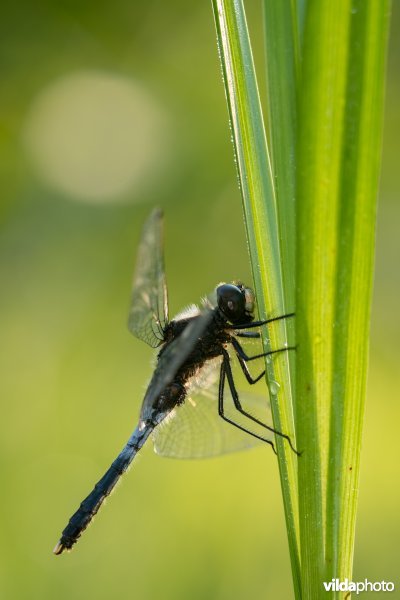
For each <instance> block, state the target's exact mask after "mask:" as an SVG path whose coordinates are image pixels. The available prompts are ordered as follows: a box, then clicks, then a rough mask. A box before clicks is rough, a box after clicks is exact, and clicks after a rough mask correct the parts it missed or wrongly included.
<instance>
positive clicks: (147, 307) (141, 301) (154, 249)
mask: <svg viewBox="0 0 400 600" xmlns="http://www.w3.org/2000/svg"><path fill="white" fill-rule="evenodd" d="M163 233H164V226H163V213H162V210H161V209H160V208H156V209H154V210H153V211H152V213H151V215H150V216H149V218H148V219H147V221H146V223H145V224H144V226H143V231H142V237H141V240H140V243H139V250H138V255H137V259H136V269H135V273H134V277H133V285H132V296H131V304H130V310H129V317H128V329H129V331H130V332H131V333H133V335H134V336H136V337H137V338H139V339H141V340H143V341H144V342H146V344H149V345H150V346H152V347H153V348H156V347H157V346H159V345H160V344H161V343H162V341H163V329H164V327H165V326H166V324H167V323H168V293H167V285H166V280H165V271H164V252H163V237H164V236H163Z"/></svg>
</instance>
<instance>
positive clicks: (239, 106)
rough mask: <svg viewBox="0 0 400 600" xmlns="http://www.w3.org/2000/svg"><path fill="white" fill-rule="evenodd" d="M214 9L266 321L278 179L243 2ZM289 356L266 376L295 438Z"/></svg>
mask: <svg viewBox="0 0 400 600" xmlns="http://www.w3.org/2000/svg"><path fill="white" fill-rule="evenodd" d="M213 9H214V16H215V22H216V29H217V38H218V46H219V52H220V58H221V65H222V71H223V77H224V83H225V91H226V96H227V102H228V108H229V115H230V122H231V128H232V133H233V139H234V148H235V154H236V161H237V168H238V174H239V180H240V185H241V192H242V198H243V207H244V214H245V221H246V229H247V238H248V244H249V250H250V258H251V263H252V269H253V277H254V282H255V288H256V293H257V298H258V302H259V311H260V317H261V318H262V319H263V318H266V316H267V315H269V316H270V315H278V314H284V308H285V304H284V292H283V278H282V270H281V250H280V241H279V230H278V218H277V208H276V201H275V190H274V185H273V177H272V172H271V166H270V160H269V154H268V148H267V141H266V135H265V129H264V123H263V116H262V110H261V105H260V99H259V93H258V87H257V81H256V75H255V70H254V62H253V57H252V52H251V46H250V40H249V34H248V29H247V23H246V18H245V13H244V8H243V3H242V1H241V0H231V1H229V0H213ZM263 341H264V347H265V349H266V350H270V349H271V347H272V348H282V347H283V346H284V344H285V343H286V331H285V324H284V323H280V324H279V325H278V327H276V328H274V329H271V339H268V338H265V339H264V340H263ZM286 354H287V353H282V355H280V356H279V358H277V359H276V360H275V361H274V362H272V361H267V362H266V373H267V382H268V385H269V390H270V399H271V406H272V412H273V417H274V425H275V427H276V428H277V429H278V430H279V431H283V432H285V433H288V434H289V435H290V436H291V438H292V439H293V440H294V437H293V436H294V426H293V415H292V398H291V381H290V373H289V365H288V358H287V356H286ZM277 380H278V381H279V385H277V383H276V381H277ZM278 390H279V393H278ZM276 441H277V447H278V454H279V468H280V476H281V485H282V491H283V498H284V505H285V516H286V524H287V531H288V538H289V548H290V556H291V562H292V572H293V579H294V585H295V588H296V589H297V590H298V589H299V586H300V579H299V569H300V566H299V551H298V538H297V527H298V525H297V518H298V517H297V506H296V501H297V472H296V461H297V459H296V456H295V455H294V453H293V452H292V451H291V450H290V448H289V446H288V444H287V443H283V440H282V439H281V438H279V437H277V440H276Z"/></svg>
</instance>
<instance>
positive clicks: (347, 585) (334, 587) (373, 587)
mask: <svg viewBox="0 0 400 600" xmlns="http://www.w3.org/2000/svg"><path fill="white" fill-rule="evenodd" d="M323 583H324V588H325V590H326V591H327V592H355V593H356V594H361V593H362V592H393V590H394V583H393V582H392V581H368V579H364V581H349V580H348V579H347V577H346V579H344V580H343V581H341V580H340V579H332V580H331V581H324V582H323Z"/></svg>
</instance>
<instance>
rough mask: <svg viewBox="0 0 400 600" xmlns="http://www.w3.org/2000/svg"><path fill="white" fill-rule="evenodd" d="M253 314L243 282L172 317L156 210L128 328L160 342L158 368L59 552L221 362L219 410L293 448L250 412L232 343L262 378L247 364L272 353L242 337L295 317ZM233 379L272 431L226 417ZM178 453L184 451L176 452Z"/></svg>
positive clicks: (223, 288) (224, 287) (141, 255)
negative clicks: (247, 348) (245, 343)
mask: <svg viewBox="0 0 400 600" xmlns="http://www.w3.org/2000/svg"><path fill="white" fill-rule="evenodd" d="M253 312H254V294H253V292H252V290H251V289H249V288H246V287H245V286H244V285H243V284H241V283H237V282H236V283H231V284H220V285H219V286H218V287H217V288H216V306H213V304H211V303H210V301H209V300H205V301H204V308H203V309H202V310H200V309H199V308H197V307H195V306H193V307H191V308H190V309H189V310H188V311H186V312H184V313H182V314H181V315H178V316H177V317H175V319H173V320H171V321H169V320H168V299H167V288H166V284H165V275H164V265H163V254H162V213H161V211H160V210H158V209H156V210H155V211H153V213H152V214H151V216H150V218H149V219H148V221H147V223H146V225H145V227H144V229H143V234H142V239H141V243H140V246H139V255H138V260H137V268H136V272H135V277H134V282H133V291H132V302H131V311H130V316H129V321H128V326H129V329H130V330H131V332H132V333H133V334H134V335H135V336H136V337H138V338H140V339H142V340H144V341H146V342H147V343H148V344H150V345H151V346H153V347H157V346H160V351H159V353H158V356H157V364H156V368H155V371H154V374H153V376H152V378H151V381H150V383H149V386H148V388H147V391H146V394H145V397H144V400H143V404H142V408H141V411H140V417H139V423H138V426H137V427H136V429H135V430H134V431H133V433H132V435H131V436H130V438H129V440H128V442H127V443H126V445H125V447H124V448H123V450H122V451H121V452H120V454H119V455H118V456H117V458H116V459H115V460H114V462H113V463H112V464H111V466H110V468H109V469H108V471H107V472H106V473H105V475H104V476H103V477H102V478H101V479H100V480H99V481H98V482H97V483H96V485H95V487H94V489H93V491H92V492H91V493H90V494H89V495H88V496H87V498H85V500H83V502H82V503H81V505H80V507H79V509H78V510H77V511H76V512H75V514H74V515H73V516H72V517H71V519H70V520H69V523H68V525H67V527H66V528H65V529H64V531H63V532H62V535H61V539H60V540H59V542H58V543H57V545H56V547H55V548H54V553H55V554H61V553H62V552H63V551H64V550H69V549H71V548H72V546H73V545H74V544H75V543H76V541H77V540H78V538H79V537H80V535H81V534H82V532H83V531H84V530H85V529H86V527H87V526H88V525H89V523H90V522H91V520H92V519H93V517H94V515H95V514H96V513H97V511H98V510H99V508H100V506H101V505H102V503H103V501H104V500H105V498H106V497H107V496H108V495H109V494H110V493H111V491H112V490H113V488H114V487H115V485H116V483H117V482H118V480H119V479H120V477H121V475H123V473H124V472H125V471H126V470H127V469H128V467H129V465H130V464H131V462H132V460H133V459H134V457H135V455H136V453H137V452H138V451H139V450H140V449H141V448H142V446H143V445H144V443H145V442H146V440H147V438H148V437H149V435H150V434H151V433H152V432H154V433H156V432H158V431H159V430H160V429H161V428H163V427H164V424H163V425H161V428H160V427H159V426H160V424H161V423H162V422H165V421H168V419H167V417H170V416H171V415H172V414H173V413H174V412H175V409H177V413H178V414H179V412H180V411H181V410H182V409H181V408H178V407H181V406H183V405H184V403H185V400H186V398H187V396H188V395H189V394H190V393H191V390H192V388H193V386H194V385H196V381H197V378H198V377H199V375H200V374H201V373H202V372H203V371H204V370H206V369H207V366H210V365H213V364H214V363H216V362H219V365H220V370H219V385H218V407H215V412H216V413H217V414H219V416H220V417H222V419H223V420H224V421H225V422H228V423H230V424H231V425H234V426H236V427H237V428H238V429H239V430H241V431H244V432H246V433H247V434H250V435H251V436H253V438H254V437H255V438H257V439H260V440H263V441H265V442H267V443H269V444H271V445H272V446H273V441H272V440H273V437H272V436H271V434H270V432H272V433H276V434H278V435H281V436H283V437H285V438H286V439H287V440H288V442H289V444H290V445H291V447H292V448H293V446H292V444H291V441H290V439H289V437H288V436H287V435H285V434H282V433H281V432H279V431H276V430H275V429H273V428H272V427H271V426H269V425H266V424H265V423H263V422H262V421H260V420H259V419H258V418H256V417H254V416H253V415H251V414H250V413H249V412H247V411H246V410H244V408H243V407H242V403H241V400H240V399H239V395H238V393H237V391H236V388H235V384H234V380H233V375H232V369H231V359H230V355H229V353H228V348H233V350H234V352H235V354H236V356H237V358H238V361H239V364H240V367H241V368H242V370H243V373H244V375H245V376H246V379H247V381H248V382H249V383H251V384H253V383H256V382H257V381H258V380H259V379H260V378H261V377H262V376H263V375H264V371H263V372H262V373H261V374H260V375H259V376H258V377H256V378H255V379H253V378H252V376H251V375H250V372H249V370H248V367H247V362H248V361H250V360H253V359H255V358H259V357H260V356H265V354H258V355H256V356H252V357H248V356H247V355H246V353H245V352H244V350H243V348H242V346H241V345H240V343H239V341H238V339H237V338H238V337H239V338H240V337H248V338H255V337H259V333H258V332H257V331H254V328H258V327H260V326H261V325H264V324H265V323H269V322H271V321H276V320H279V319H282V318H285V317H289V316H292V314H290V315H284V316H283V317H277V318H274V319H270V320H269V321H255V320H254V316H253ZM249 330H250V331H249ZM284 350H287V348H284ZM279 351H280V350H276V351H273V352H279ZM273 352H271V354H272V353H273ZM214 370H215V369H214ZM225 381H227V382H228V386H229V389H230V392H231V395H232V398H233V402H234V405H235V407H236V409H237V410H238V411H239V412H240V413H241V414H242V415H244V416H245V417H246V418H248V419H250V420H251V421H253V422H255V423H257V424H259V425H261V426H262V427H263V428H265V430H266V431H267V433H269V436H268V435H266V436H261V435H259V434H255V433H254V432H252V431H250V430H248V429H247V428H246V427H243V426H242V425H240V424H238V423H236V422H235V421H234V420H233V419H231V418H230V417H228V416H227V415H226V414H225V411H224V386H225ZM202 385H203V384H202ZM204 385H205V384H204ZM241 396H242V394H241ZM214 402H215V401H214ZM161 431H162V429H161ZM164 435H165V434H164ZM293 449H294V448H293ZM170 455H172V454H170ZM175 455H176V456H178V455H179V454H177V453H175ZM180 456H183V454H180Z"/></svg>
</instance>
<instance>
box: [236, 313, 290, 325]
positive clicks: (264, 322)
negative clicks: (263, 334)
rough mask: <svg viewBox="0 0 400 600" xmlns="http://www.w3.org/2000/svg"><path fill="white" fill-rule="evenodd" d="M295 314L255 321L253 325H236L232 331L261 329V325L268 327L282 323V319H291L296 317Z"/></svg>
mask: <svg viewBox="0 0 400 600" xmlns="http://www.w3.org/2000/svg"><path fill="white" fill-rule="evenodd" d="M294 316H295V313H288V314H287V315H281V316H280V317H273V318H272V319H265V321H253V322H252V323H243V325H234V326H233V327H232V329H253V328H254V327H261V325H268V323H273V322H274V321H280V320H281V319H289V317H294Z"/></svg>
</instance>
